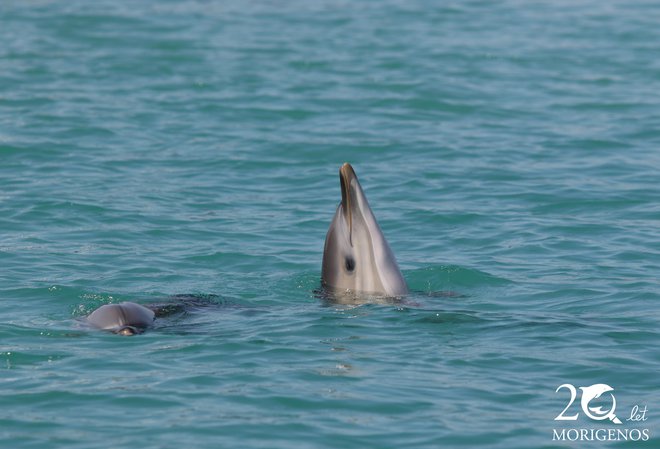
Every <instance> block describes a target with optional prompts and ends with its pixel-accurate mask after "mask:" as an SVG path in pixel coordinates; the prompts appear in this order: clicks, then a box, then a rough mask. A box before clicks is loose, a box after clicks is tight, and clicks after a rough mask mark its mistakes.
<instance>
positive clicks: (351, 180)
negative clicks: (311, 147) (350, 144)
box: [321, 163, 408, 297]
mask: <svg viewBox="0 0 660 449" xmlns="http://www.w3.org/2000/svg"><path fill="white" fill-rule="evenodd" d="M339 181H340V184H341V203H340V204H339V207H337V212H336V213H335V216H334V218H333V219H332V223H330V228H329V229H328V233H327V235H326V238H325V248H324V250H323V267H322V270H321V282H322V283H323V285H324V286H325V287H329V288H331V289H334V290H337V291H344V292H345V291H350V292H353V293H355V292H360V293H369V294H374V295H381V296H392V297H394V296H401V295H405V294H406V293H408V287H407V285H406V281H405V280H404V279H403V276H402V275H401V271H400V270H399V266H398V265H397V263H396V259H395V258H394V254H393V253H392V250H391V249H390V246H389V245H388V244H387V240H385V236H384V235H383V233H382V231H381V230H380V227H379V226H378V222H377V221H376V217H374V214H373V212H372V211H371V208H370V207H369V202H368V201H367V197H366V196H365V195H364V192H363V191H362V187H361V186H360V182H359V181H358V178H357V176H356V175H355V171H354V170H353V167H351V165H350V164H348V163H345V164H344V165H342V166H341V168H340V169H339Z"/></svg>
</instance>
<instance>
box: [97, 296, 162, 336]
mask: <svg viewBox="0 0 660 449" xmlns="http://www.w3.org/2000/svg"><path fill="white" fill-rule="evenodd" d="M155 316H156V314H155V313H154V311H153V310H151V309H147V308H146V307H144V306H141V305H139V304H135V303H134V302H122V303H120V304H105V305H103V306H101V307H99V308H98V309H96V310H95V311H93V312H92V313H91V314H90V315H89V316H88V317H87V322H88V323H89V324H91V325H92V326H94V327H96V328H98V329H103V330H107V331H110V332H114V333H115V334H120V335H135V334H140V333H142V332H144V330H145V329H146V328H147V327H149V326H151V325H152V323H153V322H154V318H155Z"/></svg>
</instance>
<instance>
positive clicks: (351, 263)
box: [346, 257, 355, 271]
mask: <svg viewBox="0 0 660 449" xmlns="http://www.w3.org/2000/svg"><path fill="white" fill-rule="evenodd" d="M353 270H355V259H353V258H352V257H347V258H346V271H353Z"/></svg>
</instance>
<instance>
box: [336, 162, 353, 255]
mask: <svg viewBox="0 0 660 449" xmlns="http://www.w3.org/2000/svg"><path fill="white" fill-rule="evenodd" d="M353 178H355V171H354V170H353V167H351V164H349V163H348V162H345V163H344V165H342V166H341V168H340V169H339V183H340V184H341V207H342V209H343V212H344V216H345V217H346V220H347V221H348V242H349V243H350V244H351V246H353V213H352V212H351V180H352V179H353Z"/></svg>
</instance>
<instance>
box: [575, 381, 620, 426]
mask: <svg viewBox="0 0 660 449" xmlns="http://www.w3.org/2000/svg"><path fill="white" fill-rule="evenodd" d="M580 390H582V400H581V405H582V410H583V411H584V413H585V414H586V415H587V416H588V417H589V418H591V419H595V420H597V421H600V420H604V419H609V420H610V421H612V422H613V423H615V424H621V420H620V419H619V418H617V417H616V415H615V414H614V409H616V399H615V397H614V395H613V394H612V393H610V396H612V408H610V409H609V410H603V407H601V406H598V407H589V403H590V402H591V401H592V400H593V399H596V398H599V397H600V396H601V395H602V394H603V393H606V392H608V391H614V388H612V387H610V386H609V385H607V384H594V385H592V386H590V387H580Z"/></svg>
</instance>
